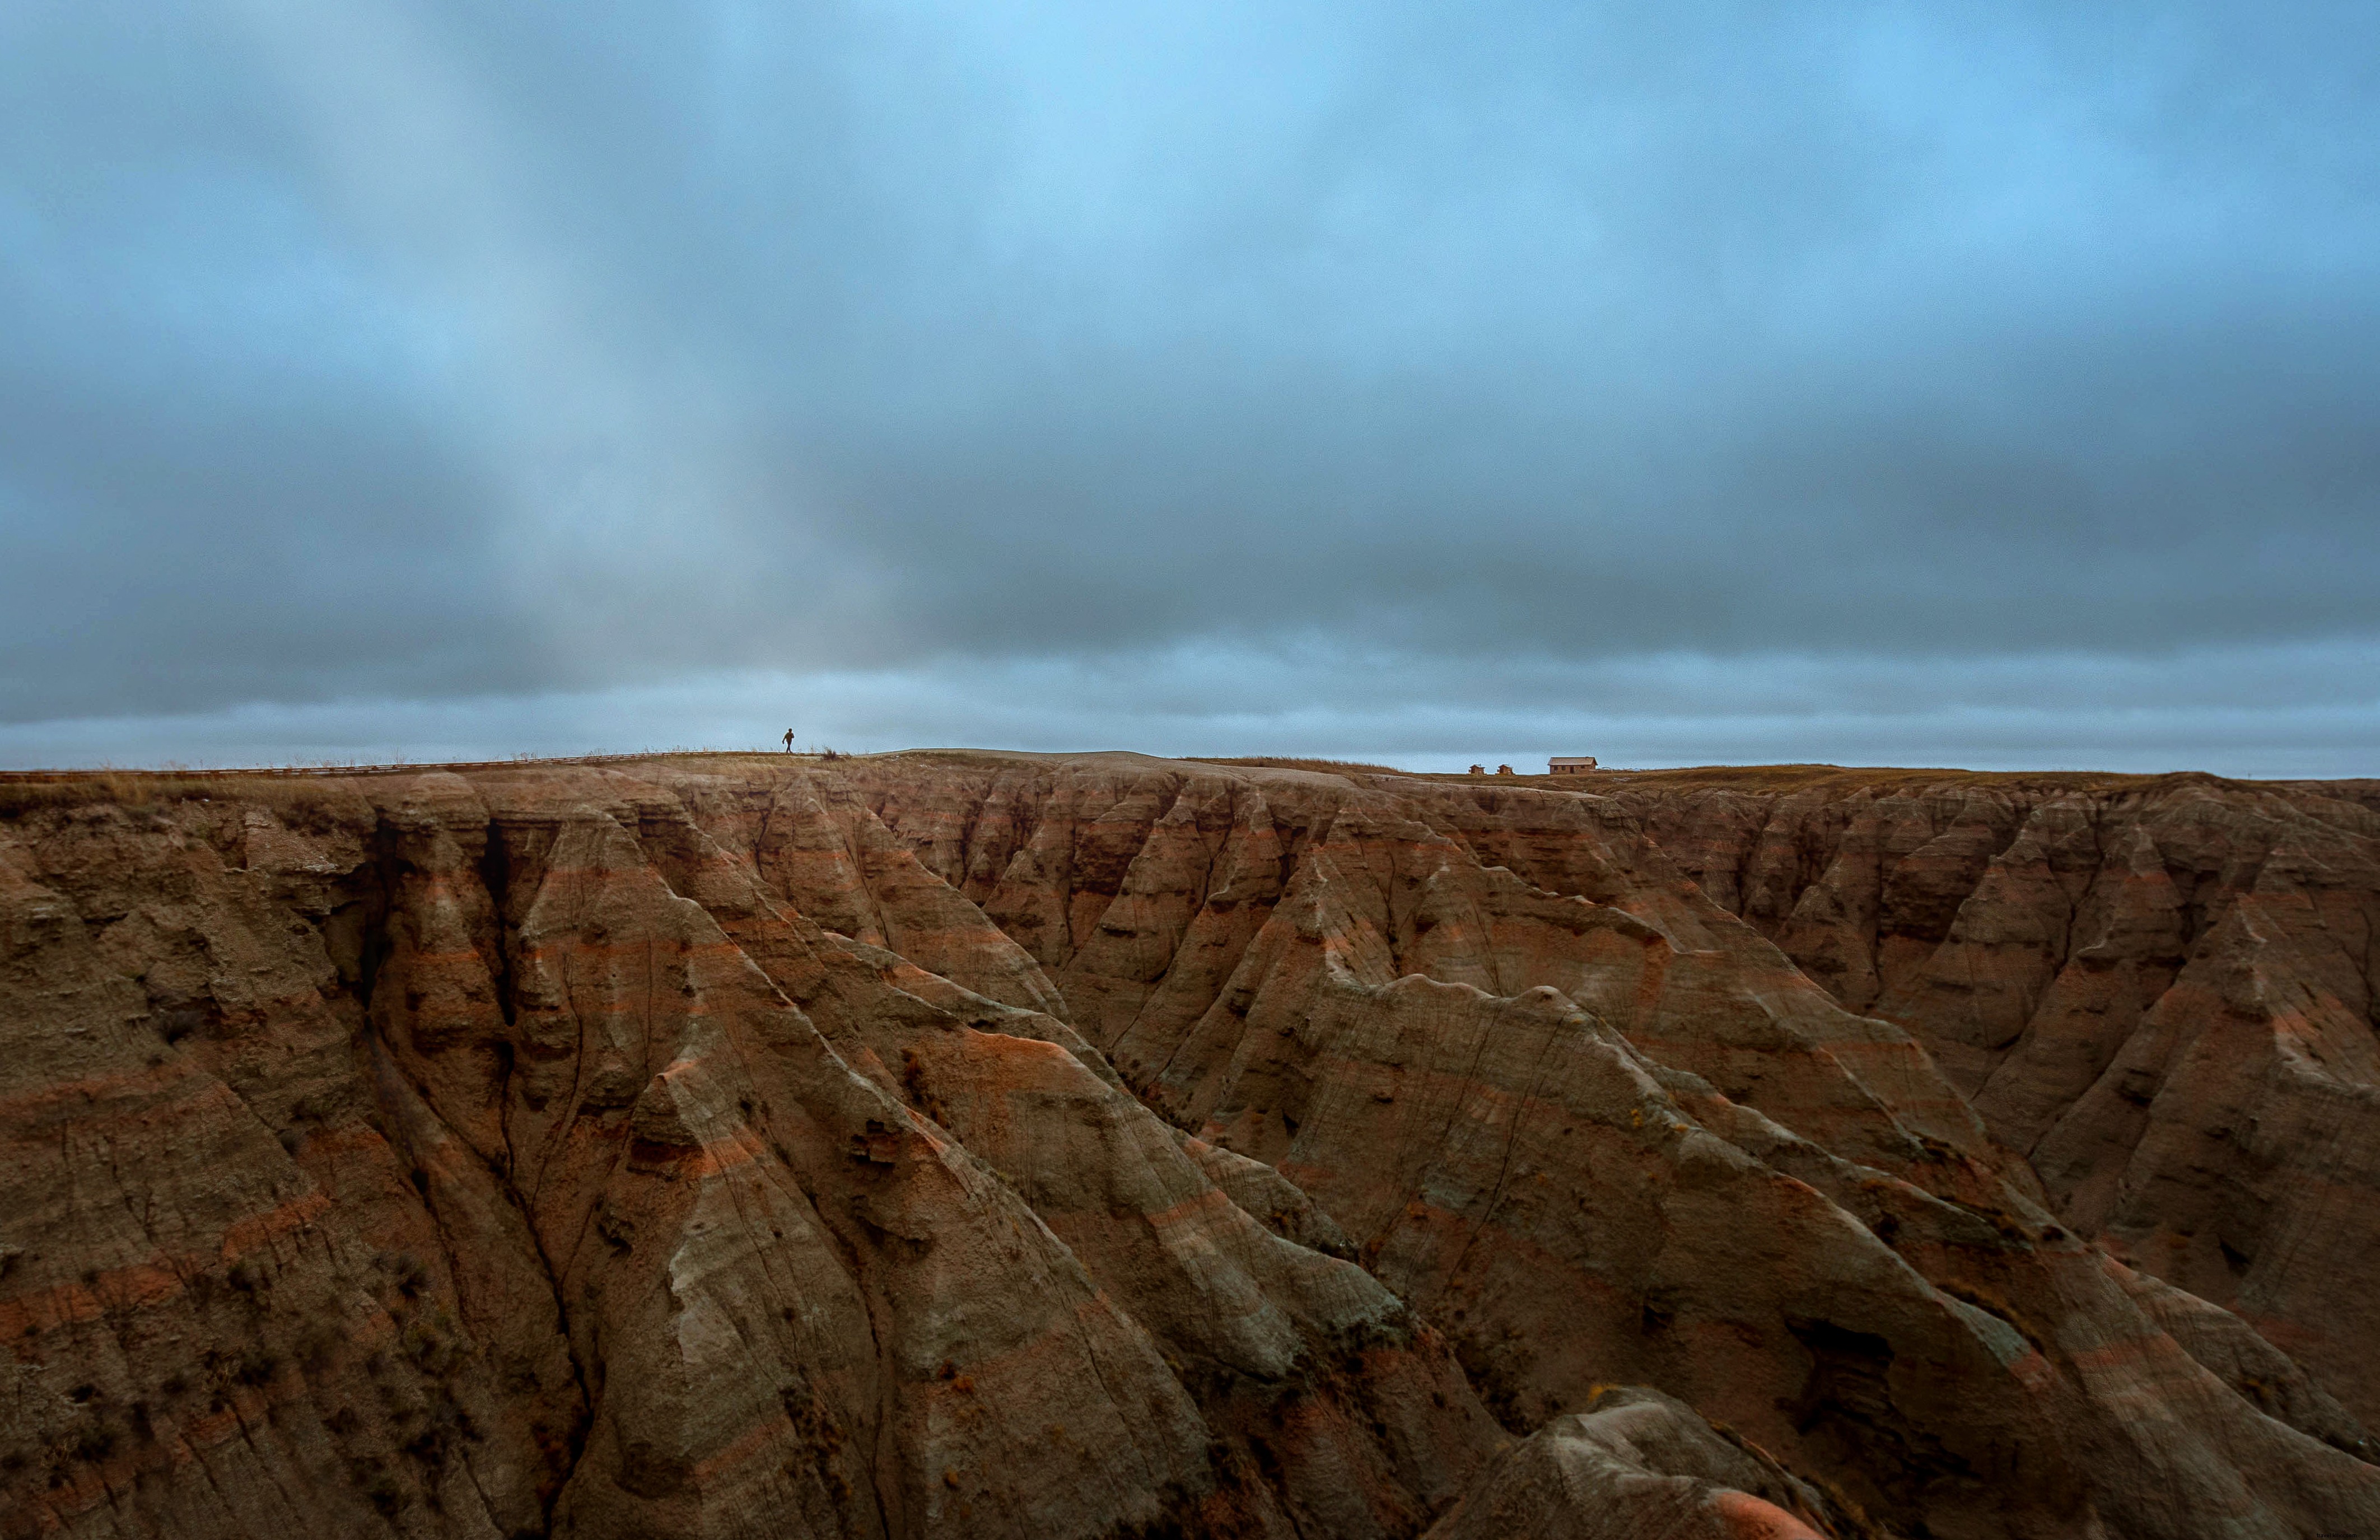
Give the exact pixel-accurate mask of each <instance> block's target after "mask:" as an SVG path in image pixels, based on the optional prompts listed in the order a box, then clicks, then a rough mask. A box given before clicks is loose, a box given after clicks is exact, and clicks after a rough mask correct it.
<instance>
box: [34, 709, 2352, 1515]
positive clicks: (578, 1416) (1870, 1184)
mask: <svg viewBox="0 0 2380 1540" xmlns="http://www.w3.org/2000/svg"><path fill="white" fill-rule="evenodd" d="M1679 827H1681V826H1679V825H1677V824H1675V822H1674V820H1672V821H1670V822H1665V821H1664V820H1663V818H1662V815H1661V810H1660V809H1659V808H1658V807H1654V806H1634V805H1632V804H1631V803H1630V802H1629V801H1628V800H1627V797H1626V796H1625V795H1623V796H1622V797H1621V799H1619V800H1615V799H1613V798H1610V797H1605V796H1598V795H1588V794H1575V793H1569V792H1552V791H1544V792H1539V791H1530V790H1522V789H1513V788H1480V787H1470V786H1462V785H1444V784H1439V783H1433V782H1427V781H1424V780H1419V779H1409V778H1398V777H1357V778H1348V777H1341V776H1330V775H1316V774H1307V773H1303V772H1297V771H1285V770H1245V769H1230V768H1223V767H1213V766H1201V765H1195V764H1184V763H1174V762H1166V761H1154V760H1146V759H1139V758H1134V757H1128V756H1099V757H1084V758H1071V759H1069V758H1059V759H1045V758H1030V757H1023V756H983V755H943V756H936V755H917V756H896V757H885V758H876V759H862V760H856V761H848V760H847V761H843V762H839V763H835V764H819V763H814V762H804V761H786V760H777V761H765V760H758V759H754V760H737V759H702V758H690V759H683V760H665V759H664V760H653V761H649V762H641V763H637V764H634V765H629V766H624V767H606V768H602V769H596V768H538V767H522V768H507V769H499V770H472V771H470V772H468V773H455V772H448V771H430V772H423V773H419V774H407V775H382V776H355V777H344V778H332V779H327V780H323V781H321V782H301V783H276V782H241V781H237V780H234V779H230V778H225V779H220V780H215V781H212V782H184V783H156V784H142V783H139V782H128V783H125V784H123V785H112V784H105V783H99V782H92V783H91V784H88V785H83V786H79V787H78V786H74V785H71V784H70V785H67V786H63V787H49V788H42V789H41V794H39V795H33V794H26V795H23V796H21V797H20V798H19V799H18V805H17V806H14V807H13V809H12V810H11V811H10V812H9V814H8V816H7V819H6V823H5V825H0V1140H5V1142H6V1163H5V1164H4V1165H0V1334H5V1337H6V1340H7V1342H8V1344H9V1348H10V1355H11V1356H10V1361H9V1364H8V1366H7V1373H8V1375H9V1376H10V1377H9V1379H8V1382H7V1385H6V1389H5V1391H0V1515H5V1523H6V1530H7V1532H8V1533H12V1534H18V1533H21V1534H39V1533H47V1532H52V1531H65V1532H67V1533H73V1534H94V1535H97V1534H108V1535H115V1534H177V1535H178V1534H257V1533H265V1532H268V1531H270V1530H273V1529H274V1528H284V1529H287V1528H292V1527H295V1528H296V1529H297V1530H298V1531H301V1532H305V1533H356V1534H371V1533H382V1532H387V1533H395V1534H422V1535H429V1534H474V1535H477V1534H500V1535H513V1534H574V1535H590V1536H593V1535H603V1536H611V1535H619V1536H626V1535H646V1534H655V1535H684V1536H689V1537H691V1536H710V1535H763V1534H769V1535H775V1534H788V1535H803V1534H816V1535H828V1534H836V1535H841V1534H853V1535H893V1534H901V1535H909V1534H986V1535H993V1534H998V1535H1009V1534H1014V1535H1028V1534H1029V1535H1075V1534H1080V1535H1109V1534H1113V1535H1123V1534H1166V1533H1179V1534H1247V1535H1271V1534H1279V1535H1293V1534H1294V1535H1300V1536H1306V1537H1318V1536H1323V1535H1350V1536H1355V1535H1376V1534H1377V1535H1409V1534H1421V1533H1424V1532H1425V1531H1432V1532H1434V1533H1437V1534H1439V1535H1441V1536H1442V1537H1444V1540H1453V1537H1455V1536H1468V1535H1474V1534H1544V1535H1548V1536H1555V1535H1572V1534H1578V1535H1610V1536H1635V1535H1642V1536H1653V1535H1672V1534H1674V1535H1689V1534H1694V1535H1700V1534H1709V1535H1713V1536H1724V1535H1732V1536H1738V1537H1747V1536H1757V1535H1775V1536H1794V1535H1802V1534H1826V1535H1834V1536H1851V1535H1857V1534H1903V1535H1909V1536H1918V1535H1937V1536H1946V1537H1947V1536H1958V1535H1976V1536H1985V1535H1990V1536H2000V1535H2011V1536H2013V1535H2044V1536H2046V1535H2065V1534H2108V1535H2127V1536H2129V1535H2141V1536H2151V1535H2155V1536H2167V1535H2170V1536H2185V1535H2202V1534H2226V1535H2240V1536H2251V1535H2255V1536H2261V1535H2274V1536H2279V1535H2291V1534H2359V1533H2380V1470H2375V1468H2374V1466H2373V1465H2372V1464H2371V1463H2369V1462H2368V1461H2367V1459H2366V1458H2365V1455H2366V1446H2365V1445H2364V1442H2363V1433H2362V1429H2361V1427H2360V1426H2359V1425H2358V1423H2357V1421H2356V1416H2355V1412H2354V1409H2352V1408H2350V1406H2342V1405H2341V1401H2342V1399H2345V1398H2343V1397H2342V1395H2341V1394H2339V1393H2338V1383H2337V1376H2336V1373H2335V1370H2336V1367H2337V1366H2336V1365H2332V1366H2331V1369H2332V1371H2334V1372H2332V1373H2329V1374H2326V1375H2325V1377H2323V1378H2321V1379H2320V1380H2317V1379H2313V1378H2309V1376H2307V1374H2306V1373H2305V1372H2304V1370H2302V1369H2301V1368H2300V1367H2299V1364H2298V1362H2297V1361H2295V1360H2293V1358H2292V1356H2291V1352H2290V1349H2291V1347H2292V1343H2291V1342H2290V1340H2289V1339H2288V1338H2287V1336H2286V1334H2285V1333H2277V1332H2275V1331H2274V1330H2272V1329H2270V1328H2269V1323H2268V1322H2266V1321H2265V1320H2264V1319H2262V1318H2259V1317H2256V1316H2253V1314H2252V1315H2251V1316H2250V1317H2249V1319H2250V1322H2251V1323H2253V1325H2255V1326H2256V1327H2258V1328H2265V1329H2264V1335H2261V1336H2260V1335H2258V1332H2257V1331H2255V1330H2251V1329H2250V1326H2249V1325H2248V1324H2243V1322H2242V1320H2241V1318H2240V1316H2236V1315H2234V1314H2231V1313H2229V1312H2228V1311H2227V1310H2225V1309H2223V1308H2221V1307H2220V1306H2221V1305H2223V1304H2235V1303H2238V1301H2237V1298H2236V1296H2234V1297H2230V1298H2218V1299H2217V1300H2216V1303H2209V1301H2208V1299H2207V1298H2206V1297H2205V1294H2206V1291H2204V1290H2203V1289H2200V1288H2198V1287H2196V1286H2195V1284H2194V1283H2193V1280H2192V1279H2191V1278H2189V1277H2186V1276H2178V1274H2177V1269H2176V1268H2175V1267H2173V1266H2171V1265H2168V1259H2166V1258H2164V1257H2163V1256H2162V1255H2158V1256H2151V1255H2147V1249H2146V1248H2143V1247H2142V1246H2140V1245H2138V1244H2131V1245H2130V1246H2129V1249H2127V1248H2125V1247H2123V1246H2119V1247H2117V1248H2115V1249H2112V1250H2111V1249H2110V1248H2108V1247H2103V1246H2101V1245H2098V1244H2095V1243H2094V1241H2095V1238H2096V1237H2098V1236H2101V1235H2108V1236H2111V1237H2116V1238H2117V1239H2119V1240H2121V1239H2122V1237H2121V1236H2120V1235H2119V1234H2118V1230H2119V1227H2118V1226H2117V1224H2116V1223H2115V1222H2114V1221H2113V1220H2112V1219H2109V1218H2108V1217H2107V1216H2110V1215H2114V1214H2117V1213H2119V1211H2120V1208H2119V1206H2114V1207H2107V1209H2106V1212H2105V1213H2104V1214H2101V1213H2097V1212H2096V1211H2095V1213H2094V1216H2093V1217H2092V1218H2091V1219H2089V1220H2088V1222H2087V1224H2086V1221H2085V1219H2084V1216H2083V1211H2082V1209H2081V1207H2079V1206H2078V1203H2077V1200H2076V1198H2075V1196H2074V1194H2077V1193H2079V1192H2082V1191H2083V1190H2084V1189H2085V1188H2087V1187H2088V1185H2089V1183H2090V1182H2094V1181H2104V1180H2105V1173H2104V1171H2102V1170H2099V1169H2098V1168H2093V1169H2092V1170H2090V1171H2087V1172H2084V1173H2083V1176H2081V1177H2080V1178H2077V1179H2075V1180H2072V1181H2069V1180H2067V1178H2066V1175H2065V1172H2064V1169H2063V1168H2054V1169H2053V1170H2050V1171H2048V1172H2046V1174H2048V1175H2049V1177H2050V1180H2049V1181H2048V1183H2047V1185H2046V1187H2045V1185H2044V1184H2043V1183H2042V1182H2037V1181H2036V1179H2035V1178H2034V1174H2033V1172H2032V1170H2031V1169H2030V1168H2029V1167H2028V1165H2027V1163H2026V1161H2025V1160H2024V1158H2022V1155H2020V1154H2018V1153H2015V1152H2013V1151H2012V1150H2011V1149H2010V1147H2008V1146H2010V1144H2011V1141H2010V1139H2008V1138H2007V1137H2006V1136H2005V1135H2003V1136H2002V1137H2001V1138H2000V1139H1999V1140H1998V1141H1996V1140H1995V1139H1994V1138H1993V1136H1992V1134H1990V1133H1989V1132H1987V1129H1989V1128H1997V1127H1998V1126H2000V1125H1999V1124H1998V1123H1997V1122H1994V1119H1995V1118H1996V1117H1998V1113H1996V1112H1995V1111H1994V1110H1992V1105H1993V1104H1990V1103H1985V1111H1984V1114H1983V1115H1982V1116H1978V1113H1977V1110H1976V1109H1975V1107H1974V1106H1973V1105H1971V1102H1970V1099H1969V1097H1967V1096H1966V1095H1962V1092H1966V1091H1973V1090H1974V1089H1976V1087H1977V1086H1978V1085H1980V1084H1982V1083H1981V1082H1978V1081H1977V1079H1976V1077H1975V1074H1974V1066H1973V1063H1971V1062H1968V1061H1962V1060H1961V1059H1959V1058H1958V1057H1957V1056H1956V1055H1955V1054H1953V1053H1949V1052H1948V1051H1947V1050H1946V1051H1945V1053H1944V1055H1943V1056H1941V1057H1940V1058H1938V1059H1937V1056H1935V1055H1932V1054H1929V1052H1928V1051H1927V1047H1926V1046H1925V1045H1926V1044H1928V1043H1930V1041H1931V1036H1930V1034H1929V1033H1928V1032H1927V1031H1926V1030H1925V1028H1923V1027H1920V1028H1919V1029H1918V1032H1917V1034H1916V1035H1915V1036H1913V1033H1912V1032H1911V1031H1907V1030H1903V1028H1902V1027H1901V1026H1900V1025H1894V1020H1893V1019H1889V1018H1892V1016H1893V1013H1891V1012H1890V1011H1888V1010H1885V1009H1883V1008H1882V1007H1881V1006H1880V1005H1879V1000H1881V998H1882V995H1881V987H1879V990H1878V991H1877V992H1876V994H1874V995H1872V996H1870V997H1868V998H1860V997H1859V996H1858V994H1857V992H1856V990H1855V989H1853V988H1849V987H1847V986H1846V985H1845V984H1844V982H1843V980H1844V977H1845V976H1846V975H1845V972H1844V971H1843V970H1841V969H1836V970H1833V971H1831V972H1830V971H1828V969H1827V968H1826V967H1825V965H1824V964H1823V962H1822V960H1821V958H1820V956H1819V954H1818V953H1817V952H1814V951H1811V949H1809V948H1806V947H1805V948H1803V951H1802V952H1795V950H1794V945H1793V944H1792V942H1791V938H1786V939H1785V941H1786V944H1785V946H1784V950H1779V945H1777V944H1772V942H1771V940H1769V939H1768V938H1767V936H1764V934H1763V930H1764V929H1767V930H1770V931H1771V932H1775V931H1776V929H1777V928H1776V927H1775V926H1769V925H1765V924H1764V919H1765V916H1764V915H1763V914H1762V913H1760V912H1757V911H1750V912H1749V916H1750V917H1749V919H1747V918H1746V917H1741V916H1739V915H1738V914H1737V913H1734V912H1731V911H1734V910H1737V909H1743V908H1745V905H1743V903H1742V902H1741V899H1740V894H1741V892H1742V891H1743V888H1742V885H1741V884H1739V885H1738V886H1737V887H1736V888H1733V889H1727V888H1724V887H1721V886H1719V885H1718V884H1717V883H1716V882H1715V880H1714V879H1712V878H1711V873H1710V871H1709V870H1707V869H1706V867H1705V866H1696V865H1695V864H1694V860H1695V856H1694V852H1692V851H1691V850H1690V849H1689V845H1688V842H1685V841H1682V840H1681V839H1680V838H1679V836H1678V828H1679ZM1648 830H1650V831H1652V832H1651V833H1650V834H1648V832H1647V831H1648ZM2346 832H2347V833H2350V834H2354V831H2346ZM1727 837H1729V838H1732V837H1733V836H1732V835H1729V836H1727ZM2354 837H2356V838H2361V837H2362V835H2360V834H2354ZM1715 838H1716V836H1715ZM1713 848H1717V846H1716V845H1715V846H1714V847H1713ZM1961 848H1963V847H1961ZM2306 848H2307V850H2308V852H2309V853H2311V854H2313V855H2319V854H2320V853H2322V852H2325V851H2326V852H2328V855H2325V856H2323V858H2324V859H2328V860H2331V861H2333V862H2334V863H2336V862H2337V861H2338V859H2340V858H2341V857H2340V852H2341V851H2342V850H2344V849H2347V848H2349V847H2347V846H2345V845H2342V844H2338V843H2333V844H2330V845H2323V844H2321V843H2320V842H2319V841H2318V840H2316V839H2314V837H2313V833H2312V831H2309V832H2308V834H2307V842H2306ZM1996 858H1997V856H1987V857H1986V862H1988V861H1989V860H1991V859H1996ZM2273 864H2274V863H2273V862H2272V861H2270V860H2267V861H2266V862H2265V867H2271V866H2272V865H2273ZM1697 879H1703V885H1702V886H1697ZM1913 881H1914V879H1913ZM2302 881H2303V879H2301V885H2302ZM1929 891H1930V890H1929ZM2325 891H2327V890H2325ZM1715 899H1716V901H1715ZM1934 902H1935V903H1937V906H1938V904H1939V903H1940V902H1941V901H1940V899H1939V898H1938V897H1937V899H1936V900H1935V901H1934ZM2306 902H2307V903H2308V905H2309V906H2310V907H2312V908H2313V909H2314V910H2318V911H2321V912H2323V913H2325V914H2336V913H2343V911H2340V910H2338V907H2337V905H2336V903H2334V901H2333V899H2331V898H2328V897H2314V898H2309V899H2308V900H2307V901H2306ZM2325 904H2329V905H2331V907H2330V908H2327V909H2325V907H2324V906H2325ZM1957 907H1958V906H1957V905H1956V904H1953V905H1952V909H1953V911H1956V910H1957ZM2232 907H2233V909H2234V910H2236V908H2237V905H2236V904H2234V905H2233V906H2232ZM2227 913H2228V911H2227ZM2217 923H2218V924H2219V923H2228V921H2224V922H2217ZM1876 950H1877V949H1876V947H1873V946H1872V947H1871V948H1870V953H1869V954H1870V955H1871V956H1873V955H1874V953H1875V952H1876ZM1804 953H1806V954H1807V955H1806V957H1804V965H1803V966H1797V965H1796V963H1795V961H1794V959H1795V958H1796V957H1803V955H1804ZM1845 954H1846V955H1849V953H1848V952H1846V953H1845ZM1898 957H1899V954H1898V953H1896V962H1895V964H1894V966H1895V967H1898V966H1899V965H1900V964H1899V961H1898ZM2262 965H2263V966H2265V967H2266V969H2267V970H2268V973H2269V970H2271V969H2273V968H2276V967H2277V966H2278V964H2277V963H2274V962H2273V961H2271V960H2270V959H2269V958H2268V959H2266V960H2265V963H2264V964H2262ZM1878 976H1879V977H1881V976H1882V973H1881V972H1880V973H1879V975H1878ZM1895 976H1896V977H1898V975H1897V974H1896V975H1895ZM2365 976H2367V977H2368V972H2367V973H2366V975H2365ZM2275 977H2277V975H2276V976H2275ZM2289 977H2291V978H2296V977H2297V976H2294V975H2292V976H2289ZM2327 977H2328V976H2327V975H2325V974H2324V973H2322V972H2321V971H2320V968H2319V967H2317V968H2315V969H2314V970H2313V971H2312V972H2310V973H2308V974H2307V975H2306V976H2304V977H2303V978H2301V979H2299V981H2298V984H2297V986H2296V987H2297V988H2300V989H2301V991H2306V990H2313V989H2314V988H2333V989H2335V988H2340V987H2343V986H2341V985H2339V984H2337V983H2325V982H2324V980H2325V979H2326V978H2327ZM2228 980H2229V976H2228V975H2227V976H2225V979H2224V980H2218V981H2217V986H2218V987H2222V988H2234V989H2235V990H2237V989H2240V988H2247V986H2244V985H2238V984H2236V983H2233V982H2228ZM1822 985H1824V986H1826V987H1824V988H1822V987H1821V986H1822ZM2179 987H2180V986H2179V985H2178V984H2177V985H2172V986H2169V987H2168V988H2166V989H2165V990H2164V991H2163V994H2164V995H2170V994H2171V993H2173V991H2174V989H2175V988H2179ZM2260 987H2263V988H2278V987H2279V985H2277V984H2268V985H2266V986H2260ZM1830 990H1831V991H1832V992H1831V993H1830V992H1829V991H1830ZM2161 998H2162V996H2161ZM2357 998H2358V1000H2359V1001H2367V1002H2368V998H2369V997H2368V993H2367V994H2365V995H2362V996H2359V997H2357ZM1945 1040H1946V1041H1948V1040H1949V1039H1945ZM2325 1051H2333V1050H2331V1049H2327V1048H2325ZM2337 1051H2344V1050H2343V1049H2341V1050H2337ZM2185 1056H2186V1055H2185ZM1937 1062H1938V1063H1940V1064H1941V1066H1942V1067H1941V1068H1938V1069H1937ZM2151 1102H2152V1104H2153V1103H2154V1102H2155V1097H2152V1098H2151ZM2136 1143H2139V1142H2138V1141H2136ZM2020 1147H2035V1149H2036V1154H2037V1153H2038V1151H2037V1146H2020ZM2086 1156H2087V1152H2086ZM2078 1158H2084V1157H2078ZM2126 1158H2128V1159H2137V1158H2138V1157H2137V1156H2136V1155H2135V1156H2130V1157H2126ZM2122 1182H2123V1179H2122V1178H2121V1177H2120V1176H2119V1178H2118V1179H2117V1181H2116V1183H2115V1186H2114V1187H2113V1188H2111V1189H2110V1190H2111V1191H2123V1190H2126V1189H2124V1188H2123V1186H2122ZM2220 1196H2221V1194H2216V1197H2218V1198H2219V1197H2220ZM2210 1201H2213V1200H2212V1199H2210ZM2125 1256H2131V1257H2132V1258H2133V1259H2134V1260H2136V1261H2139V1262H2141V1263H2143V1265H2144V1267H2143V1270H2136V1269H2135V1268H2134V1267H2130V1266H2127V1265H2126V1262H2125V1261H2124V1260H2123V1259H2122V1258H2123V1257H2125ZM2152 1275H2154V1276H2152ZM2160 1279H2162V1281H2160ZM2356 1351H2362V1350H2360V1349H2359V1350H2356ZM2364 1362H2368V1359H2366V1360H2364ZM1613 1387H1633V1388H1625V1389H1615V1388H1613Z"/></svg>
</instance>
